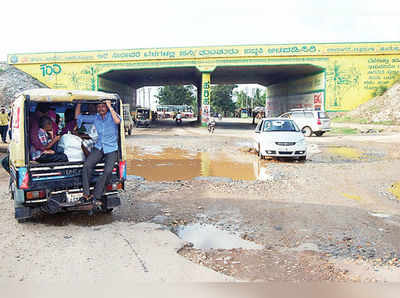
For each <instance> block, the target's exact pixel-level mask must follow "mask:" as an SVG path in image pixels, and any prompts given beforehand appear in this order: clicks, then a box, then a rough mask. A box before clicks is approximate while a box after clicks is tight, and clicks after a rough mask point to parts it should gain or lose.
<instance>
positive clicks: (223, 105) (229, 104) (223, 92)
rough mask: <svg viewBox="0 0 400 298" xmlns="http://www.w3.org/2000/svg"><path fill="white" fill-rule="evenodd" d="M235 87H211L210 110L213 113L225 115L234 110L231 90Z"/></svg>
mask: <svg viewBox="0 0 400 298" xmlns="http://www.w3.org/2000/svg"><path fill="white" fill-rule="evenodd" d="M236 87H237V86H236V85H212V86H211V96H210V101H211V109H212V110H213V111H214V112H217V113H221V114H224V115H226V114H227V113H232V112H234V110H235V104H234V102H233V100H232V95H233V89H235V88H236Z"/></svg>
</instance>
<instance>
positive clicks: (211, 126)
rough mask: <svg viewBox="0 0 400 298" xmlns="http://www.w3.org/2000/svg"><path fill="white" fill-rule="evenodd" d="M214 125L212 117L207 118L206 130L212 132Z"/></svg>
mask: <svg viewBox="0 0 400 298" xmlns="http://www.w3.org/2000/svg"><path fill="white" fill-rule="evenodd" d="M215 126H216V122H215V119H214V118H213V117H210V118H208V122H207V128H208V131H209V132H210V133H211V132H214V130H215Z"/></svg>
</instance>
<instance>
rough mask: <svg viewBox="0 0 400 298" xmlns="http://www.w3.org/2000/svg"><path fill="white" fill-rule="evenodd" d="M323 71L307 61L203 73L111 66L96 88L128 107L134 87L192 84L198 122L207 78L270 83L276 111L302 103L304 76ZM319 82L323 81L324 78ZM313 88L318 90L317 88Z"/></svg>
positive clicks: (213, 81)
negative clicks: (114, 94) (126, 88)
mask: <svg viewBox="0 0 400 298" xmlns="http://www.w3.org/2000/svg"><path fill="white" fill-rule="evenodd" d="M323 71H324V70H323V69H322V68H321V67H318V66H314V65H311V64H292V65H260V66H218V67H216V68H215V69H214V70H213V71H211V72H208V73H206V74H205V75H204V73H202V72H200V71H199V70H198V69H197V68H196V67H172V68H156V69H150V68H149V69H112V70H109V71H107V72H106V73H103V74H101V75H99V90H104V91H110V92H118V93H119V94H120V95H121V96H122V97H123V99H124V102H129V103H130V104H131V105H132V107H135V106H136V105H137V99H136V90H137V89H139V88H142V87H146V86H165V85H194V86H195V87H196V88H197V99H198V111H203V113H202V115H198V121H199V122H201V116H203V118H208V117H209V116H208V115H206V114H207V113H206V112H204V106H210V101H212V98H209V102H208V103H207V102H204V96H203V97H202V94H204V89H205V86H206V85H207V83H208V81H209V82H210V83H211V84H259V85H262V86H264V87H267V88H268V87H269V86H274V87H273V88H272V89H271V96H270V101H271V102H273V101H274V100H275V106H278V107H279V108H276V107H275V110H276V111H275V114H279V113H282V112H285V111H286V110H288V109H289V108H290V107H293V106H297V107H303V106H305V105H306V104H305V103H304V93H305V94H307V92H309V91H310V90H309V88H308V87H307V86H304V78H310V77H312V76H315V74H320V73H322V72H323ZM321 83H322V84H324V82H321ZM119 86H129V88H130V89H129V90H130V91H129V92H131V94H127V95H126V96H125V98H124V92H123V91H122V90H121V88H120V87H119ZM274 89H277V90H278V91H276V90H275V91H274ZM267 90H268V89H267ZM311 91H313V90H311ZM314 91H315V90H314ZM317 91H319V92H320V90H317ZM311 93H312V92H311ZM132 95H133V96H132ZM289 102H291V103H290V104H289ZM310 105H311V104H310ZM310 107H311V106H310ZM208 111H209V108H208ZM204 116H205V117H204ZM271 116H272V115H271ZM273 116H275V115H273ZM206 121H207V119H203V122H206Z"/></svg>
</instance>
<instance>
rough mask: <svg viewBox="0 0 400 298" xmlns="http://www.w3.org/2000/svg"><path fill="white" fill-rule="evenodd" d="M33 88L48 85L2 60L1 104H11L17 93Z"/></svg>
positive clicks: (0, 79) (0, 68)
mask: <svg viewBox="0 0 400 298" xmlns="http://www.w3.org/2000/svg"><path fill="white" fill-rule="evenodd" d="M32 88H48V87H47V86H46V85H45V84H43V83H41V82H40V81H38V80H37V79H35V78H33V77H32V76H30V75H28V74H27V73H25V72H23V71H21V70H19V69H17V68H16V67H14V66H12V65H9V64H7V63H1V62H0V105H5V106H9V105H10V103H11V101H12V100H13V98H14V96H15V95H16V94H17V93H19V92H22V91H24V90H27V89H32Z"/></svg>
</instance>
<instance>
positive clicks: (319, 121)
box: [279, 109, 331, 137]
mask: <svg viewBox="0 0 400 298" xmlns="http://www.w3.org/2000/svg"><path fill="white" fill-rule="evenodd" d="M279 117H282V118H289V119H292V120H294V122H296V124H297V126H298V127H299V128H300V130H301V131H302V132H303V134H304V135H305V136H306V137H310V136H311V135H312V134H313V133H314V134H315V135H316V136H317V137H320V136H322V135H323V134H324V133H325V132H327V131H330V130H331V120H330V119H329V117H328V114H327V113H326V112H324V111H317V110H306V109H292V110H290V111H289V112H287V113H285V114H282V115H281V116H279Z"/></svg>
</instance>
